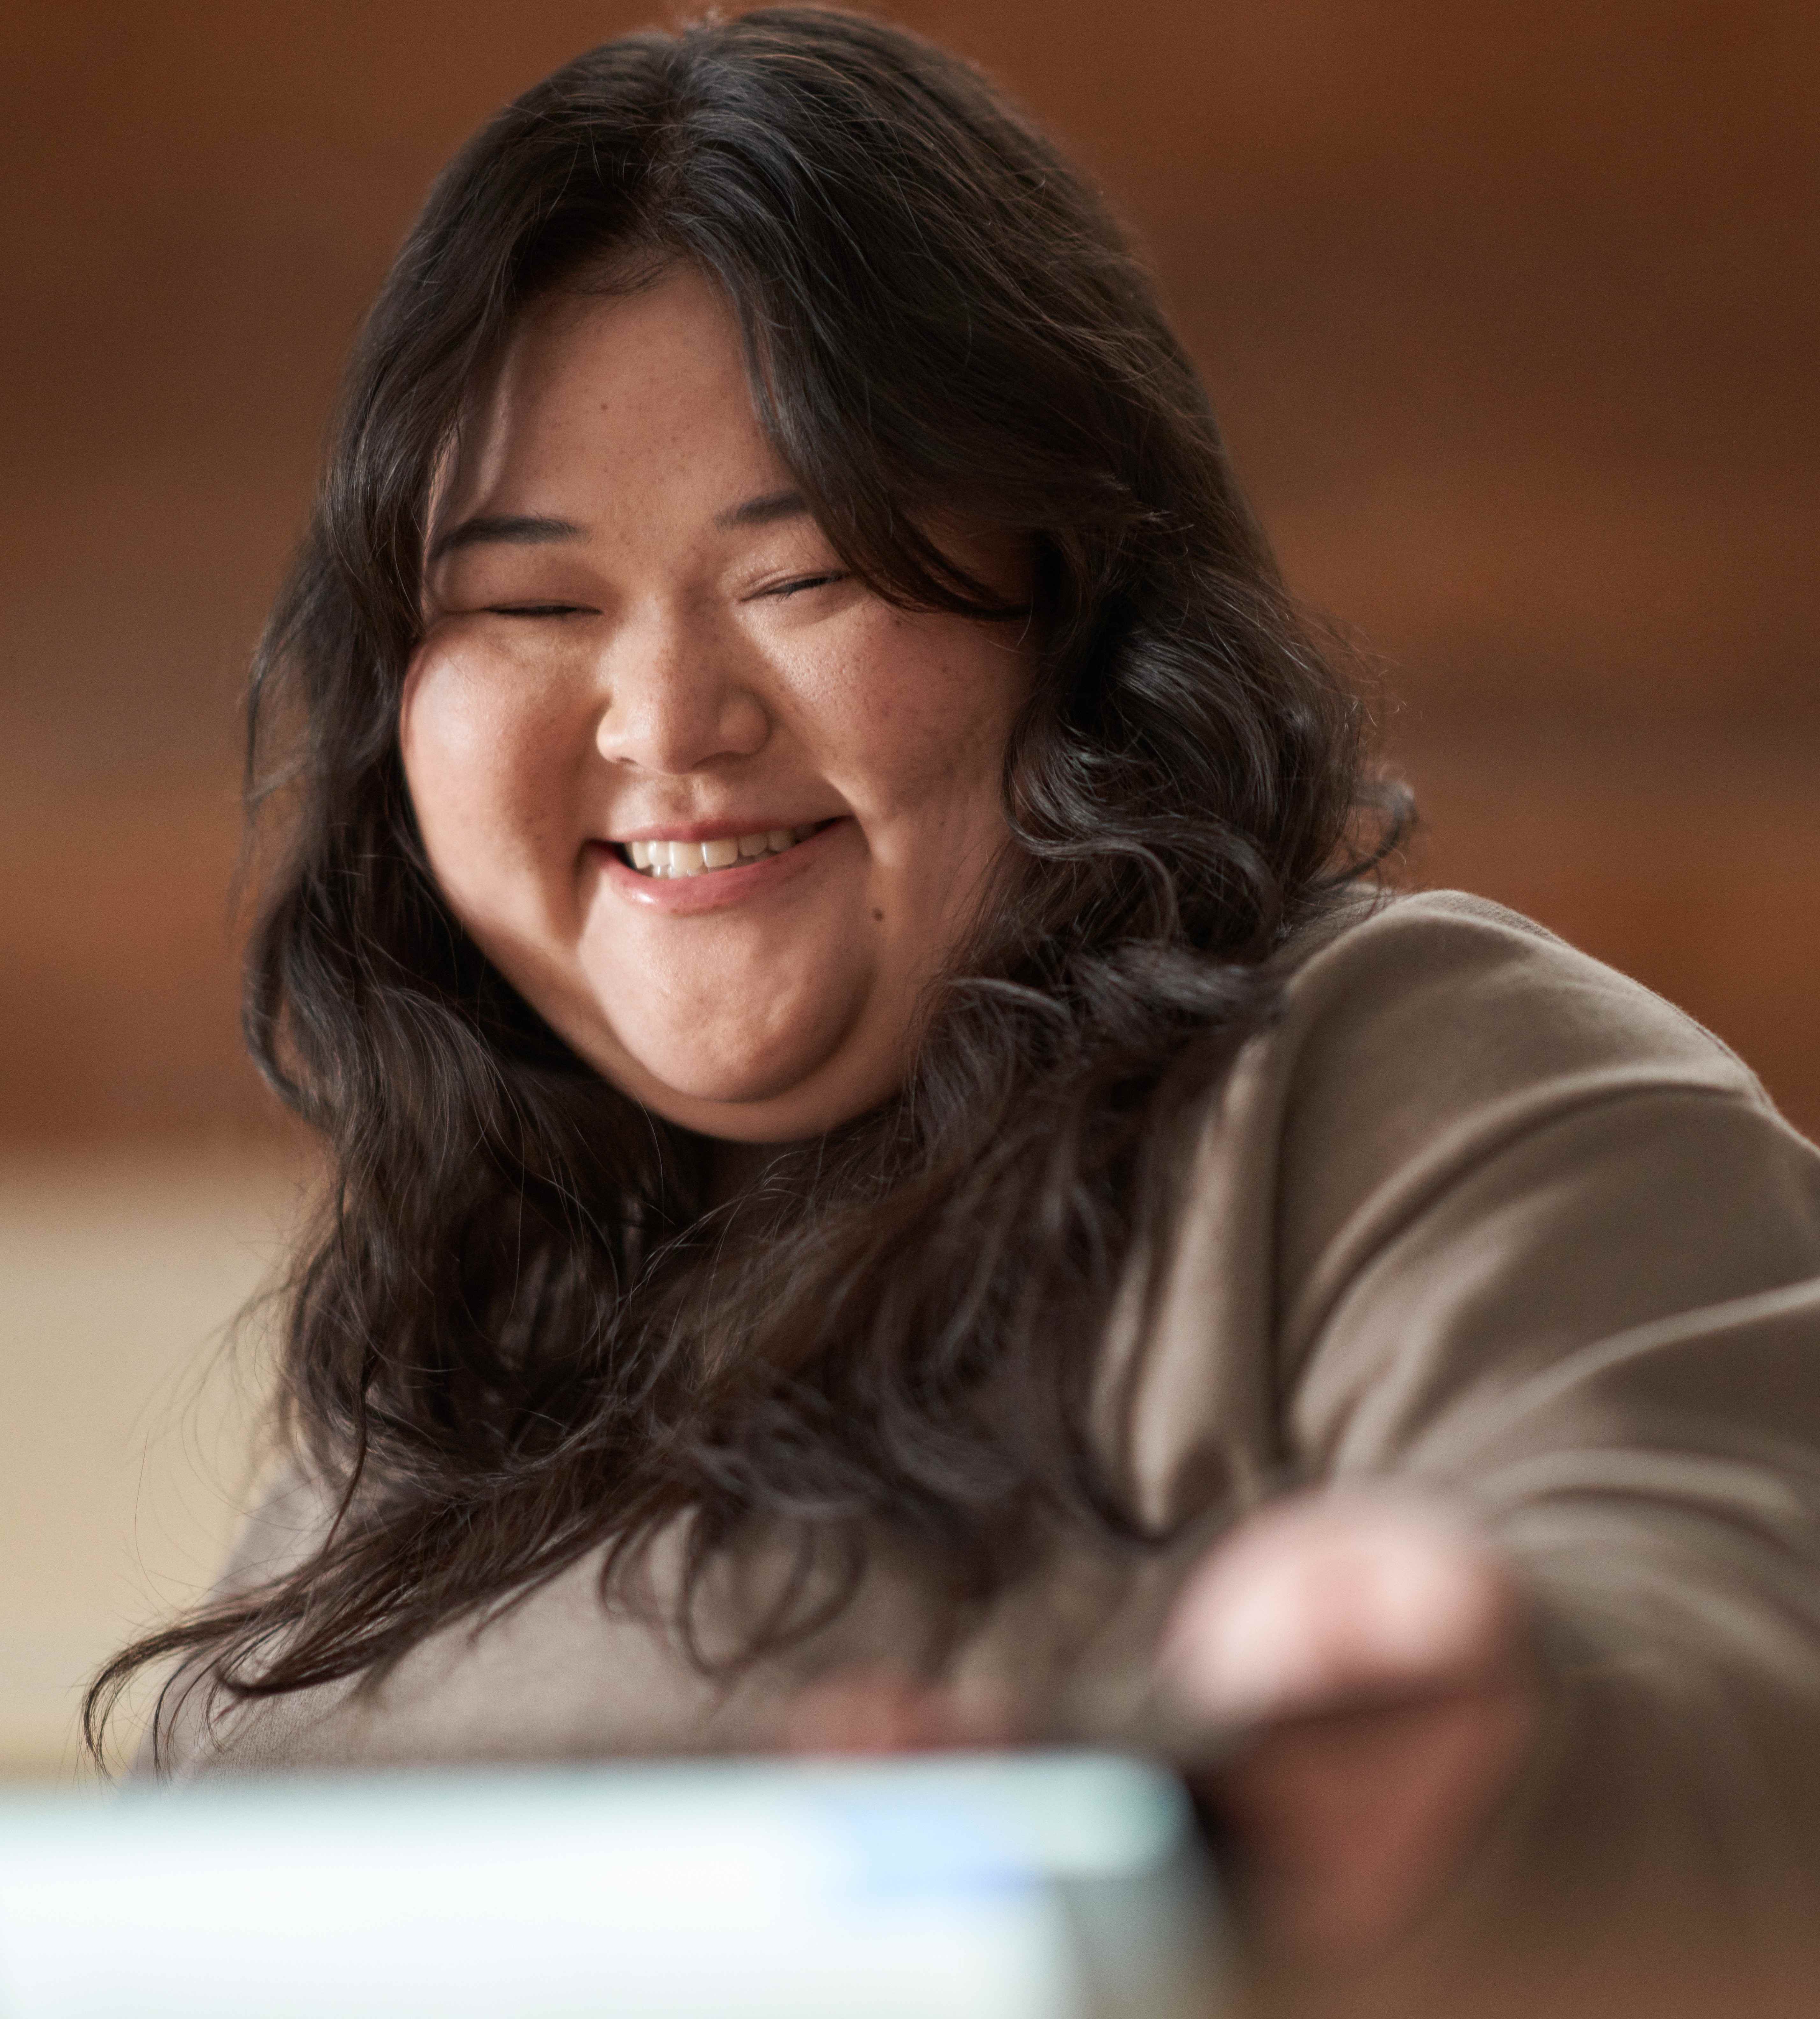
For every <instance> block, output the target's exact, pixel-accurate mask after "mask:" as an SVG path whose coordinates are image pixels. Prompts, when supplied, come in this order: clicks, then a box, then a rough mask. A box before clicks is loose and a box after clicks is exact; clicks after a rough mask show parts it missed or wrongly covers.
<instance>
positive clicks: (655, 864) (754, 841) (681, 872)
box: [625, 821, 816, 876]
mask: <svg viewBox="0 0 1820 2019" xmlns="http://www.w3.org/2000/svg"><path fill="white" fill-rule="evenodd" d="M815 827H816V823H815V822H814V821H810V823H809V825H807V827H774V828H766V829H764V830H763V832H761V833H758V834H742V835H740V836H737V837H735V836H732V835H727V836H723V838H722V839H720V840H718V841H629V842H627V843H626V844H625V852H626V854H628V855H629V856H630V857H631V858H632V866H633V868H634V869H642V870H644V872H645V873H646V874H647V875H651V876H701V875H705V874H706V872H708V871H709V870H710V869H728V868H731V867H732V866H733V865H734V863H736V862H738V861H739V860H740V859H741V857H746V858H750V857H753V856H756V855H781V854H783V852H784V850H785V849H786V848H794V847H795V846H796V843H798V842H799V841H807V839H809V837H810V835H812V834H813V833H814V832H815Z"/></svg>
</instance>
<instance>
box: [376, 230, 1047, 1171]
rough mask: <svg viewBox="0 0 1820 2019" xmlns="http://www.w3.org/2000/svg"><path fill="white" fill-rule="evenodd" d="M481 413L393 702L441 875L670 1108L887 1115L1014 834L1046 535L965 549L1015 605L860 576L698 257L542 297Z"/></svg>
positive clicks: (698, 1124)
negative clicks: (994, 616)
mask: <svg viewBox="0 0 1820 2019" xmlns="http://www.w3.org/2000/svg"><path fill="white" fill-rule="evenodd" d="M477 408H478V412H477V419H476V422H475V424H474V425H473V426H472V427H471V429H470V430H467V431H466V432H464V433H463V436H462V441H461V446H460V451H459V456H457V457H456V458H455V461H454V464H453V467H452V469H451V472H450V473H449V476H448V481H447V484H446V488H445V489H444V494H443V495H442V497H441V498H440V501H439V504H438V517H439V519H440V520H441V521H442V522H444V523H446V524H447V526H448V531H436V532H433V534H432V536H431V540H430V553H431V562H430V568H429V571H428V576H427V581H426V611H425V628H424V635H423V639H422V643H420V645H419V647H418V648H417V651H416V652H415V654H414V655H413V658H412V660H411V666H410V669H409V671H408V673H407V675H406V677H405V683H404V699H403V703H402V707H401V747H402V750H403V754H404V770H405V775H406V778H407V779H408V781H409V785H410V788H411V803H412V805H413V807H415V811H416V816H417V825H418V830H419V833H420V835H421V836H422V841H423V846H424V848H425V850H426V853H427V854H428V857H429V859H430V865H431V867H432V868H433V870H434V872H435V874H436V878H437V883H438V885H439V886H440V889H441V890H442V892H443V894H444V896H445V897H447V899H448V902H449V904H450V905H451V908H452V909H453V910H454V912H455V914H456V915H457V916H458V917H459V919H460V920H461V922H462V925H463V926H466V929H467V930H468V931H469V933H470V934H471V935H472V936H473V940H474V941H475V943H476V944H477V945H478V946H479V947H480V948H482V950H483V951H484V952H485V953H486V954H487V955H488V957H489V958H490V959H491V960H492V961H493V962H494V963H495V965H496V966H498V968H499V970H500V971H501V973H503V974H504V975H505V976H506V978H507V979H508V980H509V981H511V982H512V983H513V984H514V985H515V986H516V987H517V988H518V990H519V991H520V993H521V994H522V995H524V998H525V999H526V1001H527V1002H529V1003H531V1006H533V1007H534V1008H535V1009H537V1010H538V1012H540V1013H541V1014H542V1016H543V1017H545V1018H546V1020H548V1022H549V1024H550V1025H551V1026H552V1028H553V1029H555V1030H557V1031H560V1033H561V1035H563V1036H564V1038H567V1041H568V1042H569V1043H570V1044H571V1045H572V1046H574V1047H575V1050H576V1051H577V1052H578V1053H579V1054H580V1055H581V1057H583V1058H585V1059H586V1060H588V1061H589V1063H590V1064H593V1065H594V1066H595V1067H598V1069H599V1070H600V1071H601V1072H602V1073H604V1075H606V1076H607V1078H609V1079H611V1080H612V1081H613V1082H614V1083H615V1085H616V1086H619V1087H621V1088H622V1089H624V1090H625V1092H627V1093H630V1094H632V1095H633V1096H635V1097H636V1099H637V1100H640V1101H641V1102H642V1103H643V1104H644V1105H645V1106H647V1107H649V1108H651V1109H652V1110H653V1111H655V1112H656V1113H658V1114H659V1115H662V1116H664V1117H665V1118H666V1119H667V1120H669V1121H671V1122H679V1123H680V1124H682V1125H683V1126H684V1127H686V1128H688V1129H694V1130H698V1131H699V1132H700V1133H702V1134H703V1135H705V1136H709V1137H712V1138H714V1139H716V1140H737V1141H761V1142H781V1141H787V1140H799V1139H802V1138H804V1137H807V1136H813V1135H817V1134H820V1133H823V1132H824V1131H825V1130H827V1129H829V1128H831V1127H832V1126H834V1125H836V1124H837V1123H839V1122H844V1121H847V1120H848V1119H850V1118H851V1117H852V1116H854V1115H857V1114H861V1113H864V1112H865V1111H867V1110H868V1109H869V1108H872V1107H876V1105H877V1104H878V1103H879V1101H881V1100H883V1099H885V1097H886V1096H887V1095H888V1094H890V1093H891V1092H892V1091H893V1089H894V1088H896V1087H897V1086H899V1085H900V1084H901V1082H902V1081H903V1079H904V1078H905V1073H906V1071H907V1070H908V1065H909V1062H910V1057H911V1054H912V1050H913V1049H914V1047H915V1039H916V1036H917V1034H918V1032H919V1028H920V1024H921V1018H920V1015H919V1001H920V999H921V998H922V997H923V995H924V994H925V992H926V991H927V989H928V988H929V987H930V984H932V983H933V982H934V981H935V979H936V977H937V974H938V973H939V972H940V971H941V967H942V966H943V965H944V962H946V960H947V959H948V956H949V954H950V952H951V950H952V948H954V947H955V946H956V945H957V944H959V941H960V940H961V939H962V937H963V935H964V933H965V931H966V927H967V925H968V923H969V922H970V919H972V918H973V916H974V915H975V914H976V913H977V911H978V908H979V904H980V899H981V895H982V893H983V890H984V884H985V882H986V880H987V879H988V875H990V873H991V872H992V868H993V866H994V865H995V863H996V862H997V861H998V860H999V857H1000V856H1001V855H1002V853H1003V851H1004V849H1005V846H1006V842H1007V840H1008V839H1009V830H1008V828H1007V826H1006V819H1005V812H1004V807H1003V803H1002V797H1001V795H1000V791H999V774H1000V771H1001V769H1002V763H1003V752H1004V750H1005V749H1006V744H1007V741H1009V738H1010V732H1011V727H1012V723H1013V720H1015V718H1016V716H1017V712H1018V710H1019V709H1020V708H1021V706H1022V705H1023V703H1024V701H1025V700H1026V699H1027V698H1028V694H1029V692H1030V690H1031V685H1032V683H1033V680H1034V672H1035V648H1034V643H1033V640H1032V637H1031V624H1030V621H1029V617H1028V597H1029V582H1028V575H1029V571H1030V567H1031V557H1030V556H1029V555H1028V553H1026V552H1025V551H1024V546H1026V544H1027V543H1024V542H1011V541H1009V540H1006V539H1003V538H1000V539H998V540H992V539H990V538H985V537H983V536H981V535H975V536H974V537H973V538H972V539H970V540H968V539H966V538H965V537H964V536H963V537H959V538H954V539H952V540H951V541H950V542H949V544H948V549H947V550H948V552H949V553H950V554H951V555H952V557H953V558H954V559H955V560H956V561H957V562H958V563H959V565H961V566H962V567H965V568H966V570H967V571H969V572H970V573H971V574H975V575H978V576H980V577H981V578H988V577H992V578H995V579H994V580H993V582H992V587H993V589H994V590H995V593H998V594H999V595H1000V596H1002V598H1003V600H1005V601H1006V603H1007V604H1023V605H1024V613H1025V614H1024V615H1023V616H1022V617H1021V618H1017V619H1014V620H1011V621H1008V622H1006V623H1005V624H1003V625H986V624H982V623H981V622H977V621H976V620H973V619H971V618H966V617H964V616H962V615H959V614H954V613H952V612H948V611H906V610H904V609H902V608H900V607H894V606H893V605H892V604H890V603H889V602H887V601H886V600H885V599H884V598H883V597H882V596H879V595H878V594H877V593H876V592H875V591H873V590H872V589H870V588H868V586H867V585H866V584H865V582H863V581H862V580H861V578H860V577H859V576H858V575H857V574H856V573H854V571H852V570H850V569H849V568H848V567H846V566H845V565H844V564H843V561H842V560H841V557H840V556H839V554H838V553H836V550H835V549H834V547H833V546H832V543H831V542H830V541H829V538H828V535H827V534H826V533H825V531H823V530H822V529H821V526H820V525H819V524H818V523H817V521H816V520H815V518H814V516H813V515H812V514H811V513H810V510H809V508H808V506H807V503H806V502H805V501H804V500H803V498H802V496H801V495H800V494H799V492H797V491H796V490H795V489H794V488H793V486H792V479H791V476H790V473H789V471H788V470H787V469H785V466H784V465H783V463H782V462H781V459H780V458H779V456H778V451H777V450H776V449H775V448H774V447H773V446H772V444H771V443H770V441H769V440H767V437H766V436H765V433H764V431H763V429H762V428H761V427H760V424H759V420H758V417H757V415H756V412H755V411H754V410H753V406H752V393H751V391H750V389H749V386H748V383H747V378H746V371H745V358H744V356H743V353H742V350H741V343H740V337H739V328H738V322H737V321H736V319H735V317H734V314H733V312H732V310H731V306H730V305H729V303H728V302H727V299H726V297H725V295H724V294H723V292H721V290H720V288H718V286H717V285H716V284H715V283H714V282H712V281H710V280H709V278H708V277H707V276H706V275H705V274H703V273H702V270H700V269H699V268H698V267H697V266H692V265H690V266H680V265H676V266H669V267H664V268H659V269H658V270H656V271H654V272H647V273H644V274H640V275H639V276H637V277H636V279H635V280H634V281H631V282H622V283H621V285H618V286H611V285H605V284H600V285H599V286H598V291H597V292H596V291H583V292H578V293H567V294H564V295H561V296H559V297H557V298H555V299H553V300H550V301H548V302H546V303H543V304H542V306H540V308H539V309H538V310H537V311H536V312H535V313H534V314H531V316H530V317H528V319H527V321H526V322H525V324H524V326H523V327H522V328H520V330H519V331H518V332H517V333H516V334H515V335H514V337H513V340H512V343H511V344H510V346H509V349H508V350H507V352H506V356H505V357H504V359H503V360H502V363H501V364H500V366H499V368H498V370H497V372H496V374H495V378H494V381H493V383H492V384H491V386H490V387H489V388H488V390H487V392H486V393H485V394H484V396H483V397H482V398H481V399H480V401H478V402H477ZM660 848H661V849H662V859H661V860H660V859H659V857H658V850H659V849H660ZM685 921H686V922H687V923H684V922H685Z"/></svg>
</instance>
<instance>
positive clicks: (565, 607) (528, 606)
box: [487, 603, 594, 617]
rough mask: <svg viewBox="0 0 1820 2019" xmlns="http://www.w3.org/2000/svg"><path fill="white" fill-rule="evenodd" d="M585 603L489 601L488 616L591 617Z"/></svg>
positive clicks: (591, 612) (590, 612)
mask: <svg viewBox="0 0 1820 2019" xmlns="http://www.w3.org/2000/svg"><path fill="white" fill-rule="evenodd" d="M487 614H488V616H489V617H591V616H593V614H594V613H593V611H591V610H590V609H589V607H588V606H587V604H585V603H489V604H488V605H487Z"/></svg>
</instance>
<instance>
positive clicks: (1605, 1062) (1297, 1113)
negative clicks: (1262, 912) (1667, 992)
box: [1241, 891, 1773, 1180]
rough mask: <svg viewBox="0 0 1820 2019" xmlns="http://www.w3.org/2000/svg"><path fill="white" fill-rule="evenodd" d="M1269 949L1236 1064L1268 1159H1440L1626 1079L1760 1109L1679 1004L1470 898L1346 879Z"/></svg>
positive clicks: (1628, 1093)
mask: <svg viewBox="0 0 1820 2019" xmlns="http://www.w3.org/2000/svg"><path fill="white" fill-rule="evenodd" d="M1282 958H1283V961H1284V966H1285V981H1284V987H1283V994H1282V1002H1281V1006H1280V1008H1279V1010H1278V1015H1277V1017H1276V1019H1275V1020H1274V1023H1273V1024H1272V1025H1271V1028H1269V1029H1268V1030H1267V1031H1266V1032H1265V1033H1264V1034H1263V1035H1262V1037H1261V1038H1260V1039H1259V1040H1258V1041H1257V1042H1256V1043H1255V1044H1254V1046H1253V1048H1252V1050H1251V1052H1250V1053H1249V1056H1248V1057H1246V1059H1245V1060H1244V1061H1243V1062H1242V1068H1241V1078H1242V1081H1244V1082H1248V1083H1249V1086H1248V1092H1249V1101H1248V1102H1246V1103H1245V1104H1247V1105H1249V1106H1250V1107H1252V1108H1253V1109H1254V1110H1255V1111H1256V1112H1254V1114H1253V1125H1254V1126H1257V1127H1262V1128H1263V1129H1266V1130H1267V1132H1268V1133H1271V1135H1272V1136H1274V1137H1275V1138H1276V1139H1277V1141H1278V1148H1279V1151H1280V1154H1281V1156H1282V1158H1283V1160H1284V1164H1285V1172H1286V1173H1293V1172H1295V1171H1296V1170H1297V1169H1306V1168H1308V1167H1310V1166H1311V1165H1313V1166H1318V1167H1319V1168H1321V1169H1324V1170H1325V1171H1326V1172H1327V1173H1329V1176H1332V1177H1334V1178H1338V1179H1341V1180H1343V1172H1344V1168H1345V1167H1347V1166H1355V1167H1357V1169H1358V1171H1359V1173H1360V1175H1361V1176H1364V1175H1365V1173H1373V1174H1376V1175H1379V1176H1381V1175H1382V1174H1383V1173H1384V1172H1385V1171H1386V1170H1387V1169H1394V1168H1401V1167H1406V1166H1407V1165H1409V1164H1410V1163H1411V1162H1412V1160H1414V1161H1426V1160H1430V1159H1440V1160H1441V1161H1443V1162H1457V1161H1458V1160H1459V1158H1461V1157H1463V1156H1467V1155H1470V1154H1472V1153H1473V1152H1474V1148H1475V1147H1480V1148H1482V1147H1484V1146H1485V1145H1487V1144H1491V1143H1493V1142H1496V1141H1498V1140H1506V1139H1508V1138H1510V1137H1511V1136H1516V1135H1521V1134H1522V1133H1526V1132H1528V1131H1529V1130H1531V1129H1535V1128H1537V1127H1539V1126H1542V1125H1545V1124H1546V1123H1547V1122H1550V1121H1551V1120H1553V1119H1554V1118H1558V1117H1561V1116H1562V1115H1567V1114H1568V1113H1571V1112H1574V1111H1581V1110H1586V1109H1589V1108H1592V1107H1600V1106H1603V1105H1606V1104H1611V1103H1613V1102H1622V1101H1625V1100H1628V1099H1630V1098H1632V1097H1634V1096H1648V1095H1656V1096H1667V1095H1673V1096H1684V1097H1692V1098H1695V1099H1699V1098H1712V1097H1717V1098H1719V1099H1721V1100H1728V1101H1732V1102H1742V1103H1744V1104H1748V1105H1749V1106H1752V1107H1757V1108H1759V1109H1760V1110H1762V1111H1764V1113H1765V1114H1766V1115H1771V1114H1773V1110H1772V1109H1771V1107H1770V1105H1769V1102H1768V1100H1767V1096H1765V1095H1764V1092H1763V1089H1762V1088H1761V1087H1760V1086H1759V1085H1758V1083H1757V1080H1756V1078H1754V1076H1753V1075H1752V1074H1751V1072H1750V1071H1749V1069H1748V1067H1746V1066H1745V1065H1744V1064H1742V1062H1741V1061H1740V1060H1738V1058H1737V1057H1735V1055H1734V1054H1733V1053H1731V1051H1729V1050H1728V1049H1727V1048H1726V1046H1724V1045H1723V1044H1722V1043H1721V1042H1720V1041H1719V1039H1718V1038H1715V1037H1714V1036H1713V1035H1712V1034H1711V1033H1710V1032H1709V1031H1706V1030H1704V1029H1702V1028H1701V1026H1700V1025H1699V1024H1697V1023H1695V1021H1694V1020H1693V1019H1692V1018H1691V1017H1688V1015H1686V1014H1685V1013H1684V1012H1683V1011H1681V1010H1680V1009H1677V1008H1675V1007H1674V1006H1673V1004H1672V1003H1669V1002H1664V1001H1663V1000H1662V998H1661V997H1660V996H1659V995H1654V994H1652V993H1651V991H1649V990H1648V989H1647V988H1644V987H1643V986H1642V985H1641V984H1639V983H1637V982H1636V981H1632V980H1630V978H1629V977H1627V976H1625V975H1622V974H1620V973H1618V972H1617V971H1616V970H1615V969H1613V968H1611V967H1608V966H1605V965H1604V963H1603V962H1601V961H1597V960H1595V959H1592V958H1591V957H1590V955H1586V954H1583V953H1581V952H1579V951H1577V950H1576V949H1575V948H1572V947H1571V946H1569V945H1568V944H1566V943H1565V942H1564V941H1562V940H1560V939H1558V938H1557V937H1555V936H1554V934H1553V933H1550V932H1547V931H1546V930H1544V929H1543V927H1542V926H1538V925H1536V924H1535V923H1533V922H1532V920H1530V919H1525V918H1522V917H1521V916H1519V915H1517V913H1515V912H1509V911H1506V910H1504V909H1503V908H1502V907H1501V906H1499V905H1496V904H1489V903H1488V902H1486V901H1485V900H1484V899H1482V898H1478V897H1469V896H1467V895H1466V894H1463V893H1462V892H1459V891H1438V892H1425V893H1423V894H1419V895H1416V896H1410V897H1380V896H1364V895H1361V896H1359V897H1354V898H1351V899H1349V900H1347V901H1345V902H1343V904H1340V906H1338V907H1336V910H1335V912H1333V913H1332V915H1329V917H1327V918H1325V919H1322V920H1321V921H1320V922H1319V923H1318V924H1317V925H1315V926H1314V927H1312V928H1311V929H1310V930H1308V931H1307V932H1306V933H1303V935H1301V936H1300V937H1299V938H1298V939H1297V940H1296V941H1292V943H1291V944H1290V945H1289V947H1288V948H1286V949H1285V954H1284V955H1283V957H1282ZM1336 1166H1337V1167H1338V1168H1336Z"/></svg>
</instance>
